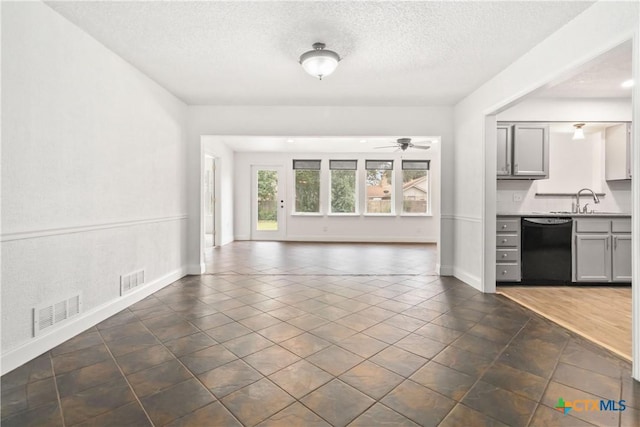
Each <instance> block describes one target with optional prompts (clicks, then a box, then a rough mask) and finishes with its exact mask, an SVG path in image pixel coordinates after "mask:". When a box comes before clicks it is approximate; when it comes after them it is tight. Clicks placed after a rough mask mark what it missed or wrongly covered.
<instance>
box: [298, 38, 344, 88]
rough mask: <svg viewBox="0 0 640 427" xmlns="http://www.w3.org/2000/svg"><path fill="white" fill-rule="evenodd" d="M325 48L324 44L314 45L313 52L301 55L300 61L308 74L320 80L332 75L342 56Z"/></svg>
mask: <svg viewBox="0 0 640 427" xmlns="http://www.w3.org/2000/svg"><path fill="white" fill-rule="evenodd" d="M325 47H326V45H325V44H324V43H314V44H313V50H310V51H308V52H305V53H303V54H302V55H300V61H299V62H300V65H302V68H304V70H305V71H306V72H307V73H309V74H310V75H312V76H313V77H317V78H318V79H320V80H322V78H323V77H326V76H328V75H330V74H332V73H333V72H334V71H335V70H336V68H338V62H340V55H338V54H337V53H335V52H334V51H332V50H327V49H325Z"/></svg>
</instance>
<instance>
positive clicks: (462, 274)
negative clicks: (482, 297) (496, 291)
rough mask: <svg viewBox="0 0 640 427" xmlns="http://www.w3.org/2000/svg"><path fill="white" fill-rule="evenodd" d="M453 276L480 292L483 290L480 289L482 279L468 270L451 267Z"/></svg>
mask: <svg viewBox="0 0 640 427" xmlns="http://www.w3.org/2000/svg"><path fill="white" fill-rule="evenodd" d="M453 276H454V277H455V278H456V279H459V280H462V281H463V282H464V283H466V284H467V285H469V286H471V287H473V288H475V289H477V290H479V291H480V292H484V291H483V290H482V280H480V278H479V277H478V276H474V275H473V274H470V273H469V272H468V271H466V270H463V269H461V268H458V267H453Z"/></svg>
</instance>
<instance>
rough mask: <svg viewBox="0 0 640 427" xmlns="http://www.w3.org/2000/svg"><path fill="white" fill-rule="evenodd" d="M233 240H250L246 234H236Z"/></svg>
mask: <svg viewBox="0 0 640 427" xmlns="http://www.w3.org/2000/svg"><path fill="white" fill-rule="evenodd" d="M233 240H251V236H250V235H248V234H238V235H237V236H233Z"/></svg>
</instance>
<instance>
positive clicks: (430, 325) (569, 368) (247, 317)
mask: <svg viewBox="0 0 640 427" xmlns="http://www.w3.org/2000/svg"><path fill="white" fill-rule="evenodd" d="M434 257H435V248H434V247H433V246H432V245H380V244H362V245H353V244H293V243H288V244H287V243H273V242H263V243H250V242H236V243H233V244H230V245H227V246H224V247H222V248H218V249H215V250H214V251H213V255H212V258H210V259H209V262H210V264H209V267H208V272H209V274H206V275H203V276H189V277H186V278H184V279H182V280H179V281H177V282H175V283H173V284H171V285H170V286H168V287H166V288H164V289H162V290H161V291H159V292H156V293H155V294H154V295H152V296H150V297H148V298H146V299H144V300H143V301H140V302H139V303H137V304H135V305H133V306H131V307H129V308H128V309H126V310H123V311H122V312H120V313H119V314H117V315H115V316H113V317H111V318H110V319H107V320H105V321H104V322H102V323H100V324H99V325H97V326H95V327H92V328H90V329H88V330H87V331H85V332H83V333H82V334H80V335H78V336H76V337H75V338H73V339H71V340H69V341H67V342H65V343H64V344H61V345H59V346H58V347H56V348H55V349H53V350H51V351H49V352H47V353H46V354H43V355H42V356H40V357H38V358H37V359H35V360H33V361H31V362H29V363H27V364H25V365H23V366H22V367H20V368H18V369H16V370H14V371H12V372H10V373H8V374H6V375H4V376H3V377H2V426H3V427H9V426H20V427H23V426H76V425H78V426H149V425H154V426H164V425H167V426H242V425H244V426H254V425H259V426H261V427H262V426H327V425H333V426H345V425H350V426H365V427H370V426H376V425H385V426H415V425H424V426H436V425H440V426H554V425H558V426H590V425H602V426H638V425H640V384H638V383H637V382H634V381H632V380H631V379H630V366H629V365H628V364H627V363H626V362H624V361H622V360H620V359H617V358H615V357H614V356H612V355H610V354H609V353H608V352H606V351H604V350H602V349H600V348H598V347H596V346H594V345H591V344H590V343H588V342H586V341H584V340H582V339H581V338H578V337H576V336H573V335H572V334H570V333H568V332H567V331H566V330H564V329H563V328H561V327H558V326H556V325H554V324H553V323H550V322H547V321H546V320H544V319H542V318H540V317H539V316H537V315H535V314H534V313H532V312H529V311H528V310H526V309H523V308H521V307H520V306H518V305H516V304H515V303H512V302H511V301H509V300H506V299H505V298H503V297H500V296H497V295H484V294H481V293H479V292H477V291H475V290H474V289H472V288H471V287H469V286H467V285H465V284H463V283H462V282H460V281H458V280H456V279H453V278H447V277H437V276H435V275H433V273H432V272H433V267H434ZM559 398H563V399H564V400H565V401H572V400H577V399H597V400H599V399H612V400H616V401H618V400H620V399H625V400H626V403H627V405H628V406H627V409H626V410H625V411H623V412H604V411H603V412H600V411H596V412H580V411H571V412H570V413H569V414H568V415H563V414H562V413H561V412H559V411H557V410H555V409H554V406H555V405H556V404H557V402H558V399H559Z"/></svg>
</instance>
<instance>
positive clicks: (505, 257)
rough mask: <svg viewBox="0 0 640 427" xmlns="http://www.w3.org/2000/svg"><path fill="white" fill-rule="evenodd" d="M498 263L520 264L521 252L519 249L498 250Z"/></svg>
mask: <svg viewBox="0 0 640 427" xmlns="http://www.w3.org/2000/svg"><path fill="white" fill-rule="evenodd" d="M496 262H520V251H519V250H517V249H498V250H497V251H496Z"/></svg>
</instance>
